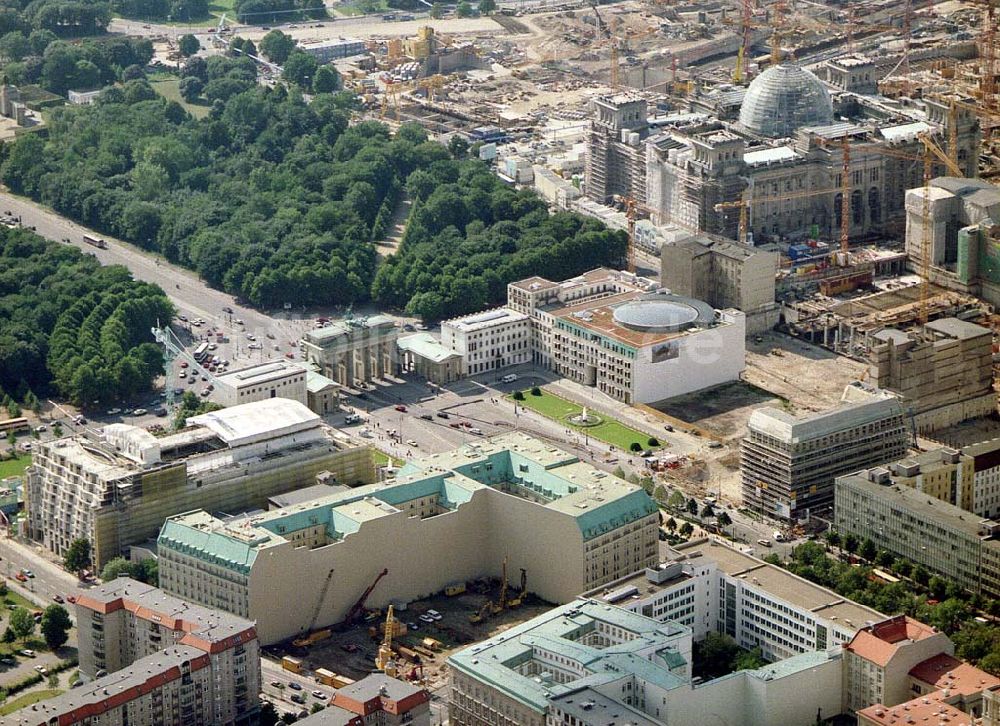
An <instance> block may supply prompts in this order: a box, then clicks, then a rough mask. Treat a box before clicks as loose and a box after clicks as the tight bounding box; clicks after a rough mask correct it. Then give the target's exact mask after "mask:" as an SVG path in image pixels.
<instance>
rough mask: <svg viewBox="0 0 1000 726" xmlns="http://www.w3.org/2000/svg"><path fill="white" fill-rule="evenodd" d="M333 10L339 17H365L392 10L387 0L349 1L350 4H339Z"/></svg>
mask: <svg viewBox="0 0 1000 726" xmlns="http://www.w3.org/2000/svg"><path fill="white" fill-rule="evenodd" d="M333 9H334V10H335V11H336V13H337V14H338V15H364V14H365V13H382V12H389V11H390V10H391V8H390V7H389V6H388V5H387V4H386V2H385V0H348V2H343V3H339V4H338V5H337V6H336V7H334V8H333ZM393 12H396V11H393ZM404 12H406V11H404Z"/></svg>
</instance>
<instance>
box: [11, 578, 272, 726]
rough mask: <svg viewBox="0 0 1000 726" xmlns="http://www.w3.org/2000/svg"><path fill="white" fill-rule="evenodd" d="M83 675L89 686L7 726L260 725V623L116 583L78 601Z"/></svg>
mask: <svg viewBox="0 0 1000 726" xmlns="http://www.w3.org/2000/svg"><path fill="white" fill-rule="evenodd" d="M76 618H77V630H78V633H79V639H80V642H79V657H80V672H81V673H83V674H84V676H86V677H87V678H88V679H93V678H95V677H96V676H98V675H100V677H97V679H96V680H89V681H88V682H86V683H84V684H83V685H82V686H81V687H78V688H74V689H72V690H70V691H68V692H66V693H64V694H63V695H60V696H56V697H55V698H51V699H48V700H46V701H43V702H40V703H38V704H36V705H34V706H29V707H26V708H24V709H21V710H20V711H17V712H15V713H13V714H11V715H10V716H8V717H6V718H5V720H4V723H5V724H11V725H12V726H13V725H14V724H18V725H23V726H51V724H66V725H67V726H68V725H69V724H108V725H110V726H190V725H191V724H213V725H214V724H218V725H219V726H229V725H233V726H237V725H239V724H246V725H247V726H250V725H251V724H256V723H257V712H258V710H259V707H260V702H259V700H258V695H259V693H260V689H261V679H260V648H259V645H258V642H257V633H256V630H255V629H254V624H253V623H252V622H249V621H247V620H243V619H242V618H237V617H235V616H232V615H229V614H228V613H220V612H218V611H213V610H208V609H206V608H202V607H198V606H193V605H189V604H188V603H186V602H183V601H181V600H178V599H176V598H172V597H169V596H167V595H165V594H164V593H163V591H162V590H159V589H157V588H155V587H152V586H151V585H145V584H143V583H141V582H137V581H135V580H132V579H130V578H127V577H123V578H118V579H117V580H114V581H112V582H110V583H108V584H105V585H102V586H101V587H98V588H95V589H93V590H89V591H87V592H86V593H85V594H82V595H80V597H79V599H78V600H77V603H76Z"/></svg>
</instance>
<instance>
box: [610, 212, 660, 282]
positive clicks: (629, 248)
mask: <svg viewBox="0 0 1000 726" xmlns="http://www.w3.org/2000/svg"><path fill="white" fill-rule="evenodd" d="M614 200H615V202H617V203H618V204H620V205H621V207H622V210H623V211H624V212H625V220H626V221H627V223H628V242H627V243H626V247H625V260H626V269H627V270H628V271H629V272H632V273H634V272H635V222H636V219H637V218H638V215H639V212H644V213H646V214H656V213H657V211H656V210H655V209H651V208H649V207H647V206H646V205H645V204H642V203H640V202H637V201H636V200H635V199H633V198H632V197H631V196H621V195H618V194H616V195H615V197H614Z"/></svg>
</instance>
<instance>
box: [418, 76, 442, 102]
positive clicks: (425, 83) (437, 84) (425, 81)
mask: <svg viewBox="0 0 1000 726" xmlns="http://www.w3.org/2000/svg"><path fill="white" fill-rule="evenodd" d="M446 83H447V79H446V78H445V77H444V76H442V75H441V74H435V75H433V76H428V77H427V78H422V79H420V80H419V81H418V82H417V87H418V88H422V89H424V92H425V93H426V94H427V100H428V101H430V102H432V103H433V102H434V94H435V92H436V91H439V90H441V89H442V88H443V87H444V85H445V84H446Z"/></svg>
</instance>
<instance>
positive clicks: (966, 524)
mask: <svg viewBox="0 0 1000 726" xmlns="http://www.w3.org/2000/svg"><path fill="white" fill-rule="evenodd" d="M834 523H835V526H836V528H837V531H838V532H840V533H841V535H848V534H852V535H854V536H855V537H857V538H858V539H860V540H864V539H870V540H871V541H872V542H874V543H875V545H876V546H877V547H878V548H879V549H884V550H886V551H888V552H891V553H892V554H894V555H896V556H897V557H905V558H906V559H908V560H910V561H911V562H913V563H914V564H920V565H923V566H924V567H926V568H927V569H928V570H930V571H931V572H935V573H939V574H941V575H943V576H945V577H947V578H948V579H950V580H954V581H955V582H957V583H958V584H959V585H960V586H962V587H963V588H965V589H967V590H969V591H971V592H975V593H982V594H983V595H986V596H988V597H1000V542H998V541H997V539H996V538H997V535H998V534H1000V523H997V522H996V521H994V520H992V519H983V518H982V517H979V516H976V515H975V514H973V513H971V512H967V511H965V510H964V509H960V508H959V507H956V506H955V505H953V504H949V503H948V502H947V501H941V500H939V499H936V498H934V497H931V496H928V495H927V494H924V493H923V492H921V491H919V490H917V489H915V488H913V487H910V486H907V485H904V484H902V483H895V482H894V481H893V474H892V473H891V471H890V470H889V469H886V468H882V467H879V468H875V469H869V470H867V471H862V472H859V473H856V474H849V475H846V476H841V477H839V478H838V479H837V484H836V504H835V506H834Z"/></svg>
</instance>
